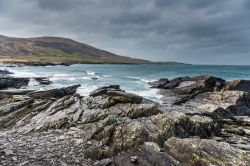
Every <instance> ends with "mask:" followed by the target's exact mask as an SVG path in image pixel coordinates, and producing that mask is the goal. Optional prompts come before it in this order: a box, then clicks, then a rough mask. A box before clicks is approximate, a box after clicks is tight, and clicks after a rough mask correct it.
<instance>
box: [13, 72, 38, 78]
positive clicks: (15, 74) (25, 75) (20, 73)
mask: <svg viewBox="0 0 250 166" xmlns="http://www.w3.org/2000/svg"><path fill="white" fill-rule="evenodd" d="M9 71H10V72H12V73H14V74H11V76H13V77H39V76H40V75H37V74H35V73H32V72H30V71H17V70H9Z"/></svg>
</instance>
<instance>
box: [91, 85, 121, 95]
mask: <svg viewBox="0 0 250 166" xmlns="http://www.w3.org/2000/svg"><path fill="white" fill-rule="evenodd" d="M110 90H111V91H122V90H121V89H120V85H109V86H103V87H100V88H97V89H95V90H94V91H92V92H90V94H89V96H91V97H96V96H101V95H104V94H106V93H107V92H108V91H110Z"/></svg>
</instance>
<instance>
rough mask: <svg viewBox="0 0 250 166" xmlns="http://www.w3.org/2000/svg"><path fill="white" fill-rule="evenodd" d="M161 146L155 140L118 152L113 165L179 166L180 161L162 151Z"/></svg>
mask: <svg viewBox="0 0 250 166" xmlns="http://www.w3.org/2000/svg"><path fill="white" fill-rule="evenodd" d="M160 149H161V148H160V146H159V145H158V144H156V143H154V142H145V143H144V144H143V145H141V146H139V147H138V148H135V149H131V150H129V151H126V152H123V153H120V154H118V155H117V156H115V157H114V163H113V164H112V165H111V166H124V165H126V166H134V165H140V166H152V165H158V166H167V165H171V166H177V165H178V163H179V162H178V161H176V160H175V159H174V158H173V157H171V156H170V155H168V154H167V153H162V151H160ZM134 156H136V158H137V160H136V163H134V162H131V158H132V157H134Z"/></svg>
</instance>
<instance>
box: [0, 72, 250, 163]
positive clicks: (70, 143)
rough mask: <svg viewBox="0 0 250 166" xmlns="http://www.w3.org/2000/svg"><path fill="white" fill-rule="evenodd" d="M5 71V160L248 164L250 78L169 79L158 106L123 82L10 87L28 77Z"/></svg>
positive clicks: (0, 103)
mask: <svg viewBox="0 0 250 166" xmlns="http://www.w3.org/2000/svg"><path fill="white" fill-rule="evenodd" d="M0 73H2V74H1V76H0V89H1V91H0V154H1V155H0V157H1V160H0V165H63V166H66V165H101V166H108V165H111V166H112V165H114V166H115V165H116V166H117V165H120V166H123V165H126V166H130V165H131V166H132V165H143V166H144V165H146V166H147V165H148V166H150V165H162V166H165V165H181V166H182V165H183V166H184V165H190V166H191V165H195V166H198V165H204V166H205V165H222V166H224V165H239V166H244V165H245V166H247V165H250V118H249V115H250V95H249V93H250V81H247V80H235V81H229V82H227V81H225V80H224V79H222V78H218V77H213V76H198V77H180V78H176V79H173V80H168V79H166V78H164V79H160V80H159V81H156V82H151V83H150V85H151V86H152V88H158V89H160V93H161V94H162V95H163V98H162V101H163V104H156V103H154V102H152V101H149V100H146V99H144V98H142V97H141V96H138V95H136V94H132V93H127V92H125V91H124V90H122V89H120V86H119V85H109V86H105V87H100V88H99V89H97V90H95V91H93V92H91V93H90V95H89V96H80V95H79V94H77V93H76V90H77V88H78V87H79V86H80V85H73V86H69V87H65V88H60V89H53V90H48V91H35V92H34V91H29V90H28V89H27V90H26V91H22V93H21V92H20V91H19V92H18V90H17V91H16V92H15V91H12V92H11V93H10V92H8V90H6V89H7V88H20V87H23V86H27V80H26V81H23V80H22V79H24V78H21V79H18V80H15V81H13V80H14V79H16V78H12V77H10V76H8V74H9V73H7V72H6V71H3V72H0ZM25 79H27V78H25ZM44 79H45V78H43V79H41V78H40V79H38V81H39V80H43V81H44ZM6 80H8V81H6ZM47 81H49V80H47ZM10 82H11V84H10ZM28 82H29V81H28ZM50 83H51V82H50ZM45 86H46V85H45ZM7 92H8V93H7Z"/></svg>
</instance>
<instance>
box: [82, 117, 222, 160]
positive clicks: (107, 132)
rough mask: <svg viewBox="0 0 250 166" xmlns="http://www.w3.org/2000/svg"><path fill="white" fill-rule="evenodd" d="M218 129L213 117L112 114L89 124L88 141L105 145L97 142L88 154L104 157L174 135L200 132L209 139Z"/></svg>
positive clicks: (181, 135) (86, 128)
mask: <svg viewBox="0 0 250 166" xmlns="http://www.w3.org/2000/svg"><path fill="white" fill-rule="evenodd" d="M194 119H195V120H194ZM205 124H207V125H208V126H211V127H207V126H206V125H205ZM217 128H218V126H217V125H214V124H213V122H212V121H211V120H210V119H202V118H201V119H198V118H195V117H194V118H193V117H189V116H186V115H185V114H182V113H177V112H172V113H164V114H158V115H154V116H150V117H143V118H137V119H130V118H128V117H124V118H121V117H118V116H117V115H110V116H108V117H106V118H105V119H103V120H100V121H97V122H95V123H90V124H86V125H85V126H84V131H85V132H86V133H85V139H86V140H92V141H93V140H95V141H97V142H100V143H101V146H99V143H96V144H93V145H92V146H91V147H89V149H88V152H87V155H88V157H90V158H92V159H100V158H105V157H108V156H112V155H115V154H117V153H118V152H121V151H124V150H128V149H131V148H135V147H138V146H140V145H142V144H143V143H144V142H147V141H152V142H156V143H158V144H159V145H163V143H164V142H165V141H166V140H167V139H169V138H171V137H173V136H178V137H188V136H191V135H196V136H201V137H204V138H207V137H210V136H213V135H216V133H215V132H216V131H218V129H217ZM190 129H192V130H190ZM201 131H204V132H202V133H201ZM205 132H206V134H204V133H205Z"/></svg>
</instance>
